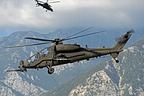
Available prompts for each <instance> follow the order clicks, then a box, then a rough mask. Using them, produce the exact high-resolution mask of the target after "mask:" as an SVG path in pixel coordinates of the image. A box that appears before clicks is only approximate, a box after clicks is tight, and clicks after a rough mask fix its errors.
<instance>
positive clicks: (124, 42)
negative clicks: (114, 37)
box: [113, 30, 134, 50]
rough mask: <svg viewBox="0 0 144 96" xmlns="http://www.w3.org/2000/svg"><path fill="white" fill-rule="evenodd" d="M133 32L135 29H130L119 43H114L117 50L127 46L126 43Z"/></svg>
mask: <svg viewBox="0 0 144 96" xmlns="http://www.w3.org/2000/svg"><path fill="white" fill-rule="evenodd" d="M132 32H134V30H131V31H128V32H127V33H126V34H124V35H122V36H121V37H120V38H119V39H118V41H117V43H116V44H115V45H114V47H113V48H114V49H116V50H121V49H123V47H124V46H125V44H126V43H127V41H128V40H129V39H130V37H131V35H132Z"/></svg>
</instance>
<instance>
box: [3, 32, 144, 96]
mask: <svg viewBox="0 0 144 96" xmlns="http://www.w3.org/2000/svg"><path fill="white" fill-rule="evenodd" d="M73 30H76V29H73ZM59 31H62V30H59ZM71 31H72V30H71ZM105 34H106V33H104V34H97V35H94V36H92V37H95V38H92V37H91V36H88V37H86V38H84V39H83V38H81V39H77V40H72V41H68V43H72V42H73V43H77V42H78V43H79V44H82V46H85V45H86V44H88V46H89V47H91V46H92V47H97V46H98V47H102V46H103V45H101V44H106V46H110V45H113V44H114V43H113V38H115V36H114V37H112V36H107V35H105ZM68 35H69V33H66V32H62V33H61V32H60V33H59V32H57V33H56V32H51V33H48V34H40V33H36V32H31V31H28V32H16V33H13V34H11V35H10V36H7V37H3V38H0V61H1V63H0V65H1V67H0V75H1V77H0V89H1V90H0V94H1V95H2V96H5V95H7V96H23V95H24V96H26V95H29V96H39V95H42V94H43V95H44V96H45V95H46V96H47V95H48V94H49V95H51V94H52V96H67V95H69V96H79V95H82V94H84V95H85V96H91V95H98V96H99V95H104V94H105V96H107V95H110V96H111V95H112V94H113V95H114V96H115V95H118V94H120V95H122V96H128V95H133V96H143V94H144V78H143V77H144V70H143V68H144V64H143V62H144V61H143V58H144V51H143V49H144V40H141V41H139V42H136V43H135V44H134V45H131V46H130V47H128V48H127V49H125V50H124V52H122V54H120V56H119V59H120V61H121V62H120V63H119V64H115V63H113V61H112V60H111V58H110V60H107V59H108V57H107V58H99V59H95V60H93V59H92V60H90V61H82V62H79V63H74V64H68V65H63V66H58V67H55V70H56V71H55V73H54V74H52V75H48V74H47V69H46V68H44V69H40V70H39V71H36V70H28V72H26V73H19V72H18V73H17V72H11V73H10V72H9V73H7V72H6V70H7V69H13V68H15V69H16V68H17V66H18V62H19V60H21V59H27V58H28V57H29V56H30V55H32V54H35V53H36V51H40V49H42V48H44V47H46V46H48V45H42V46H34V47H23V48H16V49H6V48H4V47H5V46H13V45H22V44H30V43H37V42H35V41H30V40H24V39H22V38H24V37H27V36H29V37H30V36H31V37H39V38H48V39H53V38H56V37H60V36H61V38H64V37H66V36H68ZM110 37H111V39H109V38H110ZM104 38H106V39H104ZM107 38H108V39H107ZM89 40H90V41H89ZM102 40H103V41H102ZM86 42H87V43H86ZM99 42H100V43H99ZM108 42H112V44H107V43H108ZM130 42H132V41H130ZM100 61H101V62H103V63H100V64H98V62H100ZM105 61H106V62H105ZM47 92H48V93H47ZM44 93H45V94H44Z"/></svg>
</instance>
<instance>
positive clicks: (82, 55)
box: [7, 28, 133, 74]
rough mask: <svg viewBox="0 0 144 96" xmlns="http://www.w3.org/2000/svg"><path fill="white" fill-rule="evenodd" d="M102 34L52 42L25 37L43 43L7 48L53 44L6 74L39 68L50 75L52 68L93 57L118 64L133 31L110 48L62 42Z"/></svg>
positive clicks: (57, 39)
mask: <svg viewBox="0 0 144 96" xmlns="http://www.w3.org/2000/svg"><path fill="white" fill-rule="evenodd" d="M88 29H90V28H88ZM88 29H86V30H88ZM86 30H83V31H81V32H79V33H82V32H84V31H86ZM102 32H104V31H99V32H93V33H88V34H84V35H79V36H75V35H76V34H73V35H70V36H68V37H66V38H63V39H60V38H56V39H54V40H49V39H41V38H34V37H25V38H24V39H29V40H37V41H43V42H42V43H36V44H30V45H20V46H11V47H7V48H15V47H25V46H35V45H41V44H48V43H54V44H53V45H51V46H49V47H46V48H44V49H42V50H41V51H40V52H38V53H37V54H34V55H33V56H31V57H29V58H28V59H27V60H20V62H19V69H18V70H7V72H11V71H20V72H26V71H27V69H39V68H45V67H46V68H47V69H48V74H52V73H53V72H54V68H53V66H58V65H63V64H68V63H73V62H79V61H81V60H89V59H90V58H95V57H96V58H97V57H101V56H104V55H108V54H109V55H111V56H112V58H113V59H114V60H115V62H116V63H118V62H119V60H118V59H117V57H118V55H119V53H120V52H122V51H123V47H124V46H125V44H126V43H127V41H128V40H129V39H130V37H131V35H132V32H133V30H131V31H128V32H127V33H126V34H124V35H122V36H121V37H120V38H119V39H118V40H117V42H116V44H115V45H114V46H113V47H111V48H87V47H86V48H84V47H81V46H80V45H78V44H63V41H66V40H71V39H76V38H80V37H84V36H88V35H92V34H97V33H102Z"/></svg>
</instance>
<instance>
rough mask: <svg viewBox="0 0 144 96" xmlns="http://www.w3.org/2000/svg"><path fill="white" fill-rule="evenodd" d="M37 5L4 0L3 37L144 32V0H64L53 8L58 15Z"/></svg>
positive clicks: (29, 0) (30, 0)
mask: <svg viewBox="0 0 144 96" xmlns="http://www.w3.org/2000/svg"><path fill="white" fill-rule="evenodd" d="M41 1H44V2H45V1H46V0H41ZM49 1H54V0H49ZM35 4H36V2H35V0H1V1H0V36H5V35H8V34H10V33H12V32H15V31H20V30H23V31H25V30H34V31H38V32H43V33H44V32H47V31H48V30H56V29H58V28H71V27H89V26H96V27H97V28H99V29H103V28H109V29H113V28H126V29H128V28H130V29H132V28H134V29H135V28H136V29H139V28H140V29H142V28H144V6H143V4H144V0H60V2H59V3H55V4H54V3H53V4H51V5H52V8H53V9H54V12H50V11H48V12H46V11H45V9H43V8H42V7H36V5H35Z"/></svg>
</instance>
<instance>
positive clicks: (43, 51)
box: [39, 47, 49, 55]
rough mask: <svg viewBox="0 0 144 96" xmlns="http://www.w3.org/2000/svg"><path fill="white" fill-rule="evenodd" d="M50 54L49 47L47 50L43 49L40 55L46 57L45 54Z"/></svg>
mask: <svg viewBox="0 0 144 96" xmlns="http://www.w3.org/2000/svg"><path fill="white" fill-rule="evenodd" d="M48 52H49V47H46V48H44V49H42V50H41V51H40V52H39V53H40V54H42V55H45V54H48Z"/></svg>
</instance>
